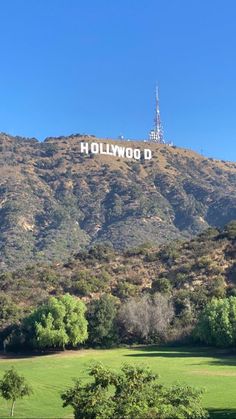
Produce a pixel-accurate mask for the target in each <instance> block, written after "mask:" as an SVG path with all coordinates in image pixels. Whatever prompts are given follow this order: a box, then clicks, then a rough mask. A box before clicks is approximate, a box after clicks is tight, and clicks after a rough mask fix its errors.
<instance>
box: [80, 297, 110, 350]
mask: <svg viewBox="0 0 236 419" xmlns="http://www.w3.org/2000/svg"><path fill="white" fill-rule="evenodd" d="M116 315H117V300H116V298H115V297H113V296H112V295H109V294H104V295H102V297H101V298H100V299H99V300H93V301H92V302H91V303H90V305H89V307H88V311H87V320H88V334H89V343H90V344H91V345H94V346H105V347H109V346H111V345H112V344H114V343H116V342H117V328H116Z"/></svg>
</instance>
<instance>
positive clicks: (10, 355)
mask: <svg viewBox="0 0 236 419" xmlns="http://www.w3.org/2000/svg"><path fill="white" fill-rule="evenodd" d="M60 353H63V351H42V352H2V351H0V359H24V358H38V357H40V356H47V355H55V354H60Z"/></svg>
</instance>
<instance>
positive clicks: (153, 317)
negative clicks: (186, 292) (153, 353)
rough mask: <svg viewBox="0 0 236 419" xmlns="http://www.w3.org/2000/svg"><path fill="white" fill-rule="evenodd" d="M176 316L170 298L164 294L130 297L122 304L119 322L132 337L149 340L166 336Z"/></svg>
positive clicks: (123, 329)
mask: <svg viewBox="0 0 236 419" xmlns="http://www.w3.org/2000/svg"><path fill="white" fill-rule="evenodd" d="M173 316H174V309H173V305H172V302H171V301H170V299H169V298H168V297H167V296H165V295H162V294H159V293H156V294H154V295H152V296H151V295H148V294H146V295H144V296H142V297H140V298H130V299H129V300H128V301H127V302H126V303H125V304H123V305H122V306H121V309H120V312H119V323H120V326H121V331H123V333H124V334H125V336H126V337H128V338H130V339H138V340H139V341H148V340H150V339H154V340H156V339H160V338H164V337H165V333H166V331H167V329H168V327H169V324H170V322H171V320H172V319H173Z"/></svg>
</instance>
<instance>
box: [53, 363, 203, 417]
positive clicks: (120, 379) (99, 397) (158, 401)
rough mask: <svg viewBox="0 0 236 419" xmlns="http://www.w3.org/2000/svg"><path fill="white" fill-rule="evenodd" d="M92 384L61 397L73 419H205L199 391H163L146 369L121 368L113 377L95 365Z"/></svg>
mask: <svg viewBox="0 0 236 419" xmlns="http://www.w3.org/2000/svg"><path fill="white" fill-rule="evenodd" d="M90 376H92V377H93V381H92V382H90V383H88V384H86V385H82V383H81V381H79V380H77V381H76V382H75V385H74V387H72V388H70V389H68V390H67V391H65V392H64V393H63V394H62V396H61V397H62V400H63V407H66V406H72V407H73V409H74V417H75V419H79V418H80V419H93V418H97V419H99V418H100V419H102V418H107V419H111V418H114V419H124V418H129V419H148V418H149V419H176V418H179V419H205V418H208V413H207V411H206V410H205V409H203V408H202V407H201V395H202V391H201V390H196V389H194V388H192V387H189V386H178V385H176V386H173V387H170V388H168V387H165V386H163V385H161V384H159V383H158V376H157V375H155V374H153V373H152V372H151V370H150V369H149V368H143V367H136V366H131V365H128V364H126V365H124V366H123V367H122V370H121V372H118V373H114V372H112V371H110V370H109V369H107V368H105V367H104V366H103V365H102V364H97V365H95V366H94V367H92V368H91V369H90Z"/></svg>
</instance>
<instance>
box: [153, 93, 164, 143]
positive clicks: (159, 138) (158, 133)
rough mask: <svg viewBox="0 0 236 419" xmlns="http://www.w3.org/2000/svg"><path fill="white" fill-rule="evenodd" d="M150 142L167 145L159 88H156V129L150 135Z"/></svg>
mask: <svg viewBox="0 0 236 419" xmlns="http://www.w3.org/2000/svg"><path fill="white" fill-rule="evenodd" d="M149 141H151V142H152V143H158V144H165V140H164V133H163V128H162V123H161V114H160V106H159V88H158V86H156V107H155V118H154V128H153V129H152V130H151V131H150V133H149Z"/></svg>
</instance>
